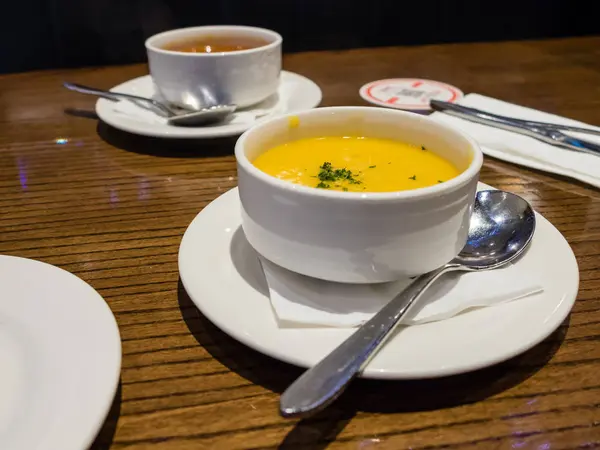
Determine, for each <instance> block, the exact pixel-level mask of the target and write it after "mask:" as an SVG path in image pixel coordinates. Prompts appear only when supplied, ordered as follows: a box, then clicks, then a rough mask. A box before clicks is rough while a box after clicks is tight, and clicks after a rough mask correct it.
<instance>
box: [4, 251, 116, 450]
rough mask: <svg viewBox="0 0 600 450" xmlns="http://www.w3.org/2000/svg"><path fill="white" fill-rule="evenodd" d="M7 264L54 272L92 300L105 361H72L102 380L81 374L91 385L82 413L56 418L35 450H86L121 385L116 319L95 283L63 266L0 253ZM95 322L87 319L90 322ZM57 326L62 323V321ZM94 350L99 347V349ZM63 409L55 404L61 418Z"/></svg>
mask: <svg viewBox="0 0 600 450" xmlns="http://www.w3.org/2000/svg"><path fill="white" fill-rule="evenodd" d="M5 263H6V264H23V265H26V266H28V268H29V269H31V268H34V267H37V269H39V270H40V271H41V273H38V275H43V276H45V277H48V274H49V273H50V272H51V273H52V275H51V277H52V278H54V279H58V278H60V279H61V286H64V285H65V284H67V283H68V284H71V285H72V286H74V287H76V289H78V290H79V291H80V293H81V297H79V296H78V300H77V301H81V300H80V298H82V297H84V296H85V297H86V300H85V301H86V302H88V301H92V302H93V307H92V309H93V312H94V317H93V320H92V322H93V324H94V326H93V329H94V331H95V332H97V331H98V330H102V331H101V333H102V336H100V337H99V336H95V337H93V338H90V339H92V340H94V342H102V345H103V346H104V347H105V350H106V351H104V352H103V353H102V357H101V358H102V364H100V365H98V364H94V365H89V367H88V365H87V364H86V362H85V360H82V359H76V360H73V364H74V365H77V366H79V367H80V368H85V369H84V372H85V371H86V370H87V371H88V375H89V374H90V373H91V372H93V374H94V378H95V380H96V381H97V380H98V378H100V379H101V380H102V383H101V384H98V383H93V382H92V381H90V380H89V379H88V378H86V377H81V380H82V381H81V383H82V384H85V383H88V384H90V385H89V389H88V388H86V389H85V393H89V396H88V397H87V398H86V397H85V393H84V396H83V397H81V396H78V397H77V405H79V409H78V411H79V412H77V411H73V410H71V411H69V412H67V414H68V415H69V416H75V415H76V417H77V421H78V422H77V423H73V422H70V421H65V420H58V421H53V427H52V430H51V432H49V433H48V432H47V431H46V434H41V435H40V436H39V438H40V439H39V441H38V442H37V443H36V446H35V448H36V450H55V449H57V448H60V449H61V450H86V449H88V448H89V447H90V445H92V443H93V442H94V440H95V439H96V437H97V436H98V433H99V432H100V430H101V428H102V426H103V425H104V423H105V421H106V419H107V417H108V414H109V412H110V409H111V407H112V405H113V402H114V400H115V394H116V393H117V390H118V387H119V382H120V376H121V362H122V348H121V337H120V332H119V327H118V324H117V321H116V319H115V317H114V315H113V313H112V311H111V309H110V307H109V306H108V304H107V303H106V301H105V300H104V299H103V298H102V296H101V295H100V294H99V293H98V292H97V291H96V290H95V289H94V288H93V287H92V286H90V285H89V284H88V283H86V282H85V281H83V280H82V279H81V278H79V277H77V276H76V275H74V274H72V273H70V272H68V271H66V270H64V269H61V268H60V267H56V266H53V265H51V264H48V263H45V262H42V261H37V260H33V259H29V258H23V257H19V256H12V255H0V264H2V265H4V264H5ZM32 270H35V269H32ZM43 280H44V278H43V277H42V282H43ZM61 298H62V299H63V300H62V301H65V300H64V299H66V298H67V296H61ZM66 302H67V303H69V301H68V300H66ZM85 307H86V309H87V308H88V307H89V305H88V304H86V305H85ZM63 308H68V304H67V305H65V306H63V305H60V306H59V309H58V312H64V311H63V310H62V309H63ZM48 319H50V320H51V317H48V316H45V317H44V321H47V320H48ZM87 319H89V318H87ZM69 320H73V317H72V316H70V317H69ZM92 322H89V321H88V323H92ZM32 325H33V324H32ZM58 325H60V323H59V324H58ZM63 325H64V324H63ZM73 339H77V340H78V342H80V343H81V342H82V341H81V339H82V335H81V334H79V335H77V336H76V337H73ZM89 342H91V340H89V341H88V343H89ZM109 347H111V348H109ZM93 349H94V350H98V348H93ZM62 351H63V349H57V353H61V352H62ZM46 356H48V355H46ZM90 358H97V354H90ZM97 366H99V367H101V370H103V371H104V372H103V373H101V372H100V371H99V370H98V367H97ZM72 367H73V366H69V367H68V368H66V369H64V370H65V371H67V370H69V371H72ZM90 378H91V377H90ZM79 393H80V392H79ZM90 402H91V403H93V404H94V405H95V406H96V408H95V409H94V410H90V408H89V405H90ZM61 408H64V404H62V403H61V405H60V406H57V407H55V408H54V409H53V410H52V413H53V414H58V416H59V417H60V411H61ZM29 431H35V430H29ZM1 444H2V443H1V442H0V447H1Z"/></svg>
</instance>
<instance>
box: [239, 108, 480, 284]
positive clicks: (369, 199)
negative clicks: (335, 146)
mask: <svg viewBox="0 0 600 450" xmlns="http://www.w3.org/2000/svg"><path fill="white" fill-rule="evenodd" d="M292 123H293V124H294V126H291V124H292ZM298 123H299V125H298ZM353 135H355V136H370V137H378V138H387V139H396V140H399V141H403V142H407V143H411V144H414V145H419V146H421V145H424V146H426V147H427V149H428V150H429V151H432V152H435V153H437V154H439V155H440V156H442V157H443V158H445V159H447V160H449V161H450V162H452V163H453V164H454V165H455V166H456V167H457V168H458V169H460V172H461V173H460V174H459V175H458V176H456V177H455V178H452V179H450V180H448V181H446V182H444V183H441V184H437V185H435V186H430V187H425V188H420V189H414V190H408V191H398V192H383V193H378V192H372V193H356V192H338V191H330V190H327V189H315V188H312V187H306V186H301V185H298V184H293V183H290V182H287V181H283V180H280V179H278V178H275V177H273V176H271V175H267V174H266V173H265V172H263V171H261V170H259V169H258V168H256V167H255V166H254V165H253V164H252V161H253V160H254V159H255V158H256V157H257V156H258V155H260V154H261V153H263V152H265V151H266V150H269V149H270V148H272V147H275V146H278V145H281V144H284V143H286V142H289V141H293V140H296V139H302V138H310V137H321V136H353ZM235 156H236V159H237V164H238V183H239V193H240V200H241V204H242V226H243V229H244V233H245V235H246V237H247V239H248V242H249V243H250V244H251V245H252V247H254V249H255V250H256V251H257V252H258V253H260V254H261V255H262V256H264V257H265V258H267V259H268V260H270V261H272V262H274V263H275V264H278V265H280V266H282V267H285V268H286V269H288V270H291V271H293V272H297V273H301V274H303V275H308V276H311V277H315V278H321V279H324V280H330V281H337V282H345V283H376V282H385V281H392V280H395V279H399V278H401V277H406V276H413V275H420V274H423V273H425V272H428V271H430V270H433V269H435V268H437V267H439V266H442V265H443V264H445V263H447V262H448V261H450V260H451V259H452V258H454V257H455V256H456V255H457V254H458V252H459V251H460V250H461V249H462V247H463V246H464V245H465V243H466V240H467V232H468V229H469V219H470V216H471V211H472V208H473V203H474V200H475V192H476V189H477V180H478V176H479V170H480V169H481V165H482V162H483V155H482V153H481V150H480V149H479V147H478V146H477V144H476V143H475V142H474V141H473V140H472V139H471V138H469V137H468V136H466V135H464V134H462V133H461V132H459V131H457V130H456V129H454V128H451V127H449V126H448V125H444V124H442V123H438V122H435V121H433V120H432V119H430V118H428V117H422V116H419V115H416V114H412V113H406V112H402V111H395V110H390V109H383V108H364V107H337V108H318V109H314V110H311V111H305V112H301V113H298V114H294V115H293V120H290V116H283V117H277V118H273V119H270V120H268V121H264V122H262V123H261V124H259V125H256V126H255V127H253V128H252V129H250V130H248V131H247V132H246V133H244V134H243V135H242V136H241V137H240V139H239V140H238V142H237V144H236V147H235Z"/></svg>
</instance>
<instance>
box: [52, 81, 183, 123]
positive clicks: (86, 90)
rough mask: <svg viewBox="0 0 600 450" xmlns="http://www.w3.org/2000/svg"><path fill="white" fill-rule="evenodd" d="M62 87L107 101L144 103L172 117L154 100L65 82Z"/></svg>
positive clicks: (167, 109) (167, 110) (169, 112)
mask: <svg viewBox="0 0 600 450" xmlns="http://www.w3.org/2000/svg"><path fill="white" fill-rule="evenodd" d="M63 86H64V87H66V88H67V89H70V90H71V91H75V92H79V93H80V94H90V95H97V96H99V97H103V98H107V99H109V100H129V101H133V102H134V103H135V102H142V103H145V104H147V105H150V106H151V107H154V108H156V109H158V110H160V111H161V112H162V113H163V114H164V115H166V116H167V117H171V116H173V115H174V113H173V111H171V110H170V109H169V108H167V107H166V106H165V105H163V104H162V103H160V102H157V101H156V100H154V99H151V98H146V97H138V96H137V95H131V94H123V93H121V92H112V91H105V90H102V89H96V88H93V87H89V86H83V85H81V84H76V83H69V82H67V81H65V82H64V83H63Z"/></svg>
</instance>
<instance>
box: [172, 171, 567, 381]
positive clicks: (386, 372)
mask: <svg viewBox="0 0 600 450" xmlns="http://www.w3.org/2000/svg"><path fill="white" fill-rule="evenodd" d="M479 189H480V190H481V189H494V188H493V187H491V186H488V185H485V184H483V183H480V187H479ZM227 196H232V197H233V196H237V188H233V189H231V190H230V191H228V192H226V193H224V194H222V195H221V196H220V197H218V198H217V199H215V200H214V201H213V202H211V204H209V205H207V207H206V208H205V209H203V210H202V211H200V213H198V215H197V216H196V217H195V218H194V219H193V220H192V222H191V223H190V225H189V226H188V228H187V230H186V231H185V233H184V236H183V238H182V240H181V244H180V248H179V255H178V264H179V273H180V277H181V281H182V283H183V286H184V288H185V289H186V292H187V293H188V295H189V297H190V299H191V300H192V302H193V303H194V304H195V305H196V307H197V308H198V309H199V310H200V312H201V313H202V314H203V315H205V316H206V317H207V318H208V319H209V320H210V321H211V322H212V323H213V324H214V325H215V326H217V327H218V328H220V329H221V330H222V331H223V332H225V333H226V334H228V335H229V336H231V337H232V338H234V339H236V340H238V341H239V342H241V343H243V344H244V345H246V346H248V347H250V348H252V349H254V350H256V351H258V352H260V353H263V354H266V355H268V356H270V357H273V358H275V359H278V360H280V361H283V362H286V363H290V364H293V365H296V366H299V367H305V368H306V367H310V366H311V365H312V364H314V363H316V361H313V362H312V363H311V362H308V361H307V360H306V359H302V358H299V357H297V356H296V355H294V354H293V353H290V352H286V351H285V350H282V349H278V348H274V347H277V345H274V344H271V343H269V342H266V343H265V342H260V343H259V342H256V341H255V340H253V338H252V337H251V336H249V335H248V334H247V333H245V332H242V331H241V330H236V329H234V328H232V327H231V326H229V324H228V321H227V319H225V320H223V317H220V316H217V315H215V314H214V311H212V310H211V308H207V307H206V306H207V305H208V304H210V302H208V303H203V302H202V300H201V298H199V297H198V296H197V295H196V292H194V290H195V286H194V282H193V276H194V275H195V274H197V272H193V271H192V272H190V271H189V269H190V268H191V266H190V265H189V264H188V262H189V261H191V259H190V256H189V255H191V253H190V252H192V253H193V251H192V250H191V249H192V245H191V239H192V237H191V235H192V233H193V232H194V231H191V230H194V227H195V225H196V224H195V222H197V221H200V220H202V219H201V218H202V214H203V213H204V212H206V214H215V213H214V212H213V211H211V210H212V209H213V208H215V204H217V205H218V203H217V202H218V200H219V199H226V198H227ZM223 201H224V200H223ZM232 201H233V200H232ZM237 201H238V202H239V200H237ZM536 218H537V221H538V226H537V230H538V231H537V232H539V230H540V229H547V230H551V231H552V232H553V233H556V234H557V236H559V237H560V240H559V241H557V245H560V246H562V247H563V248H562V250H563V251H564V253H565V254H564V255H563V256H564V257H565V258H566V259H564V260H563V263H564V264H563V265H566V266H568V269H569V271H570V272H571V275H570V277H569V279H568V281H569V283H570V284H569V288H568V292H565V293H564V294H563V295H562V297H561V299H560V301H559V302H558V304H557V305H556V307H555V310H554V311H553V314H552V317H551V318H552V322H551V323H548V325H547V326H546V327H545V329H544V331H543V332H540V333H538V334H537V335H536V336H535V338H533V339H530V340H529V341H528V342H527V343H526V344H523V345H520V346H519V347H518V348H513V349H511V350H509V351H504V352H503V353H502V354H498V355H496V356H494V357H488V358H487V359H484V360H480V361H476V362H473V363H471V364H468V365H464V364H463V365H462V366H454V367H452V366H448V367H444V368H441V369H438V370H435V371H432V370H408V371H402V372H399V371H397V370H396V371H395V370H393V369H381V368H372V367H371V366H368V367H367V368H366V369H365V370H364V371H363V373H362V374H361V376H362V377H363V378H372V379H420V378H421V379H422V378H438V377H443V376H451V375H457V374H460V373H466V372H471V371H474V370H478V369H481V368H484V367H488V366H491V365H495V364H498V363H500V362H503V361H506V360H508V359H511V358H513V357H515V356H517V355H519V354H522V353H524V352H526V351H527V350H529V349H531V348H533V347H535V346H536V345H537V344H539V343H540V342H542V341H543V340H544V339H546V338H547V337H548V336H550V335H551V334H552V333H553V332H554V331H555V330H556V329H557V328H558V327H559V326H560V325H561V324H562V323H563V322H564V320H565V319H566V317H567V316H568V315H569V313H570V311H571V309H572V306H573V304H574V302H575V300H576V297H577V293H578V288H579V271H578V265H577V261H576V259H575V255H574V254H573V251H572V249H571V248H570V246H569V244H568V243H567V241H566V240H565V239H564V237H563V236H562V235H561V234H560V232H559V231H558V230H557V229H556V228H555V227H554V226H553V225H552V224H551V223H550V222H548V221H547V220H546V219H545V218H544V217H543V216H541V215H540V214H539V213H537V212H536ZM188 242H190V243H188ZM205 250H206V249H203V252H202V254H203V255H208V252H206V251H205ZM213 265H214V262H213ZM205 293H206V292H205ZM539 295H543V294H539ZM200 297H202V296H200ZM267 301H268V300H267ZM526 301H528V299H524V300H519V301H517V302H511V303H508V304H506V305H500V306H495V307H494V308H504V307H506V306H510V305H514V304H517V305H518V304H519V302H526ZM488 309H491V308H488ZM478 312H479V311H475V312H471V313H469V314H471V315H472V314H477V313H478ZM271 314H272V313H271ZM469 314H465V315H464V316H468V315H469ZM456 319H457V318H453V319H450V320H448V321H442V322H437V323H438V324H444V323H446V322H450V321H451V320H456ZM430 325H435V323H434V324H425V325H420V326H419V327H426V326H430ZM411 328H412V327H411ZM314 330H315V329H309V330H308V331H307V329H304V330H302V332H304V333H306V332H309V333H313V332H314ZM317 330H322V331H323V330H325V333H337V332H340V330H342V332H343V333H345V334H346V335H347V336H349V335H350V333H351V329H322V328H321V329H317ZM279 331H281V330H279ZM284 332H285V331H284ZM325 333H324V334H325ZM278 341H279V340H278ZM388 345H389V344H388ZM376 359H377V357H376ZM374 361H375V360H374Z"/></svg>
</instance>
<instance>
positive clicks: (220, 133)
mask: <svg viewBox="0 0 600 450" xmlns="http://www.w3.org/2000/svg"><path fill="white" fill-rule="evenodd" d="M151 81H152V77H151V76H150V75H142V76H140V77H136V78H132V79H130V80H127V81H124V82H123V83H120V84H118V85H116V86H114V87H112V88H111V89H110V90H111V91H114V92H123V93H131V89H132V87H133V86H136V85H138V84H141V83H147V82H151ZM284 81H297V82H299V83H302V84H303V88H302V89H303V90H304V89H306V90H308V91H310V92H311V96H306V97H300V96H299V97H298V98H299V99H301V101H302V102H304V103H303V104H302V106H301V107H296V108H294V107H292V108H288V109H286V110H285V111H283V112H281V114H288V113H294V112H299V111H303V110H307V109H313V108H316V107H317V106H319V104H320V103H321V100H322V99H323V92H322V91H321V88H320V87H319V85H317V84H316V83H315V82H314V81H312V80H311V79H310V78H308V77H305V76H304V75H300V74H298V73H295V72H290V71H287V70H282V71H281V82H282V83H283V82H284ZM111 104H112V101H110V100H107V99H104V98H99V99H98V100H97V101H96V114H97V115H98V117H99V118H100V119H101V120H102V121H103V122H105V123H107V124H108V125H110V126H112V127H114V128H117V129H119V130H122V131H126V132H128V133H133V134H138V135H141V136H149V137H159V138H176V139H212V138H220V137H227V136H237V135H240V134H242V133H243V132H244V131H246V130H247V129H249V128H250V127H252V126H254V125H255V124H256V123H258V122H260V121H261V120H264V119H267V118H272V117H274V115H270V116H268V117H265V118H263V119H258V120H257V121H255V122H254V123H240V124H235V125H227V126H223V127H218V126H214V127H198V128H190V127H176V126H171V125H160V124H159V125H157V124H147V123H144V122H139V121H137V120H123V117H122V116H118V115H115V113H114V112H113V110H112V109H111Z"/></svg>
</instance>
